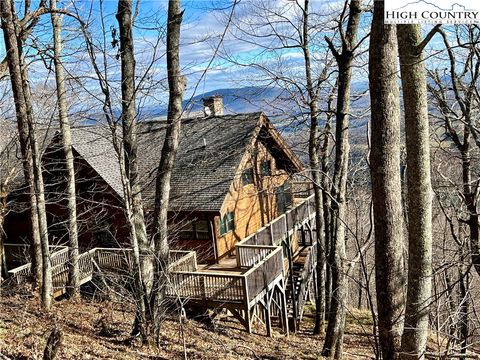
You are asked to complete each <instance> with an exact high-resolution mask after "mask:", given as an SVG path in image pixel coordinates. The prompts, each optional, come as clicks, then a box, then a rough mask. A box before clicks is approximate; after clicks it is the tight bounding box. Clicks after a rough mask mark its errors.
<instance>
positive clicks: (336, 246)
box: [322, 0, 362, 359]
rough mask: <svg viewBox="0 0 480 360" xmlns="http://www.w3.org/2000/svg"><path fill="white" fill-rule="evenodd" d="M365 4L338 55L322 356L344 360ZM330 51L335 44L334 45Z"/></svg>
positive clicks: (355, 0)
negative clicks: (349, 197)
mask: <svg viewBox="0 0 480 360" xmlns="http://www.w3.org/2000/svg"><path fill="white" fill-rule="evenodd" d="M361 13H362V10H361V1H359V0H352V1H351V2H350V9H349V16H348V23H347V29H346V32H345V39H344V41H343V44H342V52H341V53H337V52H336V51H334V53H336V56H335V57H336V60H337V64H338V98H337V111H336V127H335V137H336V147H335V166H334V174H333V197H334V199H335V202H334V203H332V207H333V211H334V213H335V233H334V237H333V239H332V241H333V244H332V253H331V254H330V259H331V267H332V270H331V271H332V299H331V304H330V313H329V316H328V327H327V333H326V336H325V343H324V346H323V351H322V355H323V356H327V357H329V358H335V359H341V358H342V353H343V334H344V325H345V306H346V303H345V302H346V297H347V283H346V281H345V261H346V260H345V256H346V254H345V224H344V221H346V216H345V215H346V193H347V175H348V159H349V142H348V126H349V118H350V91H351V81H352V64H353V59H354V56H355V54H354V49H355V46H356V38H357V32H358V26H359V24H360V15H361ZM329 45H330V48H332V49H333V45H332V44H331V43H330V44H329Z"/></svg>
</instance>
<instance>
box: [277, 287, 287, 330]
mask: <svg viewBox="0 0 480 360" xmlns="http://www.w3.org/2000/svg"><path fill="white" fill-rule="evenodd" d="M279 288H280V300H281V303H282V305H281V307H282V308H281V310H280V311H281V316H282V325H283V330H284V331H285V335H287V336H288V335H289V329H288V311H287V296H286V294H285V293H286V289H285V278H282V280H281V281H280V284H279Z"/></svg>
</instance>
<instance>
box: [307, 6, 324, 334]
mask: <svg viewBox="0 0 480 360" xmlns="http://www.w3.org/2000/svg"><path fill="white" fill-rule="evenodd" d="M309 11H310V9H309V0H305V4H304V8H303V24H302V27H303V36H302V38H303V43H302V50H303V56H304V61H305V76H306V81H307V92H308V100H309V104H308V105H309V108H310V137H309V141H308V154H309V157H310V170H311V172H312V179H313V192H314V198H315V224H316V239H315V241H316V242H317V253H316V254H314V256H316V257H317V266H316V274H317V276H316V281H317V284H316V286H317V292H316V298H315V327H314V329H313V333H314V334H317V335H318V334H320V333H321V332H322V331H323V320H324V318H325V262H326V261H325V237H324V226H323V220H324V218H323V196H322V188H321V186H322V176H321V168H320V156H319V153H318V152H319V149H320V139H319V134H318V93H317V91H316V89H315V86H314V83H313V79H312V66H311V57H310V48H309V46H310V41H309V36H310V34H309V33H308V29H309V22H308V16H309ZM325 69H327V67H325ZM324 72H326V70H325V71H324ZM322 76H323V78H325V77H326V73H325V74H322Z"/></svg>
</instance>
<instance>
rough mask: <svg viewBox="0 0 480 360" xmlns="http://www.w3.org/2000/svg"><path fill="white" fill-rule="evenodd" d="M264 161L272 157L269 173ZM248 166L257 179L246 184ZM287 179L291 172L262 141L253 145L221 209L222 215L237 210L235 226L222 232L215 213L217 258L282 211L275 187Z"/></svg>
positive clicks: (228, 251)
mask: <svg viewBox="0 0 480 360" xmlns="http://www.w3.org/2000/svg"><path fill="white" fill-rule="evenodd" d="M264 161H270V164H271V175H270V176H263V175H262V172H261V171H262V169H261V166H262V163H263V162H264ZM248 168H253V169H254V183H253V184H248V185H243V182H242V172H243V171H244V170H246V169H248ZM288 179H289V174H288V173H287V172H286V171H285V170H282V169H279V168H278V167H277V163H276V160H275V158H274V157H273V156H272V154H271V153H270V152H269V150H268V149H267V148H266V147H265V146H264V145H263V144H262V143H260V142H256V143H255V144H254V146H252V147H251V148H250V150H249V151H248V152H247V153H246V154H245V155H244V157H243V159H242V162H241V163H240V166H239V167H238V170H237V174H236V176H235V180H234V181H233V183H232V184H231V186H230V190H229V192H228V194H227V196H226V198H225V201H224V203H223V206H222V209H221V211H220V213H221V216H224V215H225V214H226V213H227V212H233V213H234V221H235V229H234V230H233V231H230V232H228V233H226V234H224V235H223V236H222V235H221V234H220V216H216V217H215V222H214V223H215V233H216V239H217V254H218V258H221V257H223V256H226V255H228V254H229V253H230V252H231V251H232V250H233V249H234V247H235V243H237V242H238V241H240V240H242V239H244V238H245V237H247V236H249V235H250V234H253V233H254V232H255V231H257V230H258V229H259V228H261V227H262V226H264V225H265V224H267V223H268V222H270V221H271V220H273V219H274V218H276V217H277V216H279V215H281V214H279V213H278V212H277V203H276V196H275V189H276V187H278V186H280V185H282V184H284V183H285V181H287V180H288Z"/></svg>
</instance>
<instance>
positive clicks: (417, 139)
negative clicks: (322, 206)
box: [397, 25, 432, 359]
mask: <svg viewBox="0 0 480 360" xmlns="http://www.w3.org/2000/svg"><path fill="white" fill-rule="evenodd" d="M397 37H398V47H399V54H400V72H401V76H402V87H403V101H404V108H405V137H406V149H407V172H408V173H407V203H408V214H407V215H408V255H409V256H408V287H407V303H406V311H405V326H404V333H403V337H402V346H401V351H402V354H401V358H402V359H424V358H425V350H426V343H427V338H428V313H429V308H430V306H429V302H430V296H431V288H432V284H431V281H432V189H431V181H430V141H429V122H428V102H427V82H426V77H425V68H424V63H423V58H422V51H421V50H420V49H419V47H418V46H419V44H420V43H421V40H422V39H421V28H420V25H398V26H397Z"/></svg>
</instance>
